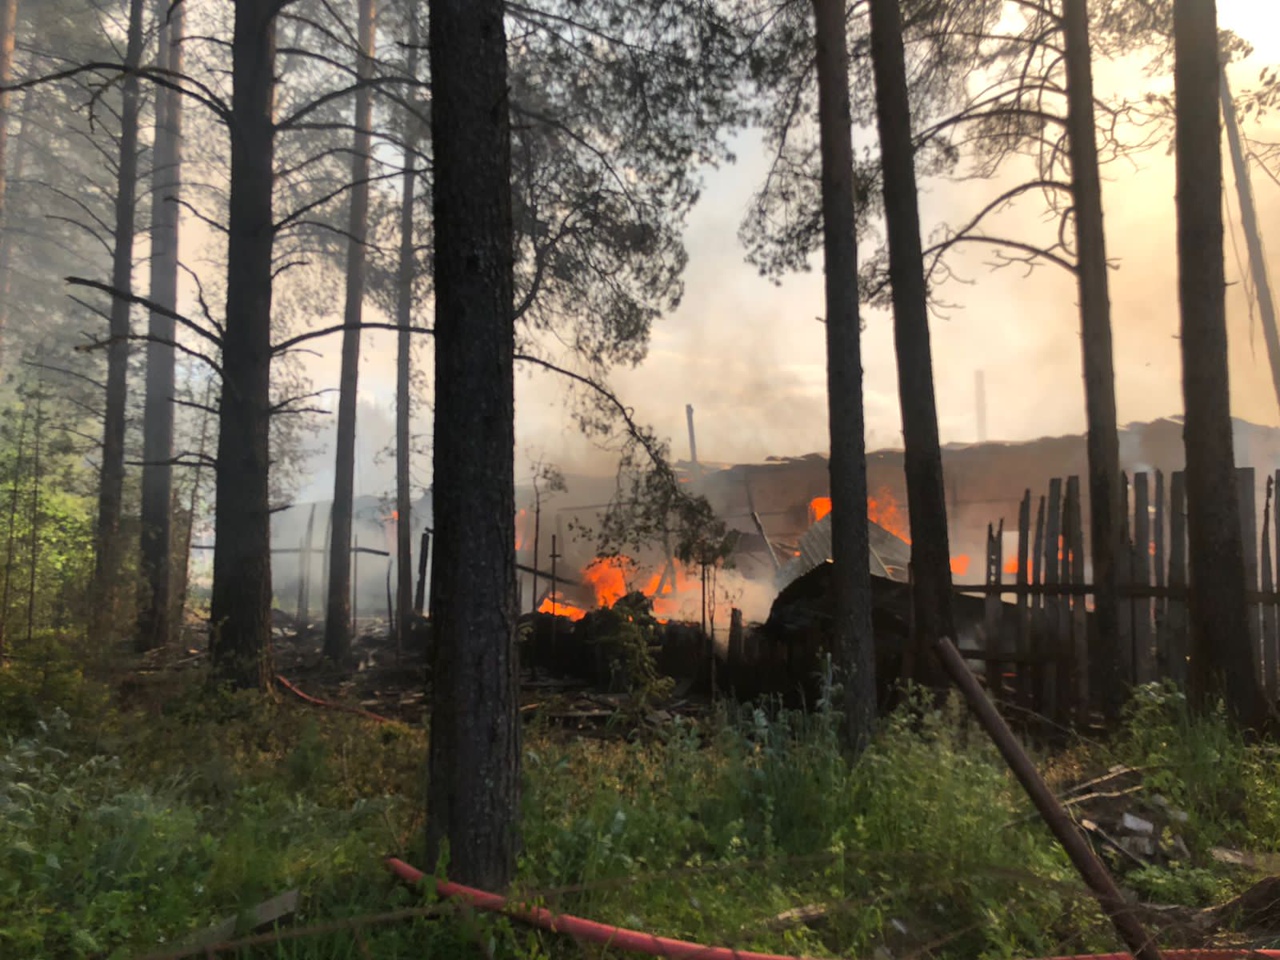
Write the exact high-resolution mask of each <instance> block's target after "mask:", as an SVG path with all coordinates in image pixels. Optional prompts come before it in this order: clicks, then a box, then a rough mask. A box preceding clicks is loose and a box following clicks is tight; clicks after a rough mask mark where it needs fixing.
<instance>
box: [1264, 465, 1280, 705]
mask: <svg viewBox="0 0 1280 960" xmlns="http://www.w3.org/2000/svg"><path fill="white" fill-rule="evenodd" d="M1274 493H1275V478H1274V477H1272V476H1268V477H1267V492H1266V497H1265V498H1264V500H1263V502H1262V566H1261V570H1260V578H1261V581H1262V582H1261V584H1260V587H1261V589H1262V592H1263V593H1270V592H1271V590H1272V587H1273V580H1272V554H1271V505H1272V503H1273V501H1272V496H1273V495H1274ZM1277 654H1280V649H1277V642H1276V606H1275V604H1274V603H1264V604H1263V605H1262V687H1263V689H1264V690H1266V691H1267V698H1268V699H1269V700H1270V701H1271V702H1272V703H1275V701H1276V693H1277V678H1276V662H1277Z"/></svg>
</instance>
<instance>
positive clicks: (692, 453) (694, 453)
mask: <svg viewBox="0 0 1280 960" xmlns="http://www.w3.org/2000/svg"><path fill="white" fill-rule="evenodd" d="M684 416H685V419H686V420H687V421H688V422H689V462H690V463H692V464H694V465H695V466H696V465H697V463H698V438H697V437H696V436H695V435H694V432H693V404H692V403H686V404H685V405H684Z"/></svg>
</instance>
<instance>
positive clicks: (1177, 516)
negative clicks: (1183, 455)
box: [1165, 470, 1188, 685]
mask: <svg viewBox="0 0 1280 960" xmlns="http://www.w3.org/2000/svg"><path fill="white" fill-rule="evenodd" d="M1186 587H1187V485H1186V475H1185V474H1184V473H1183V472H1182V471H1181V470H1177V471H1175V472H1174V473H1173V475H1172V476H1171V477H1170V478H1169V589H1170V590H1174V589H1183V590H1185V589H1186ZM1165 628H1166V630H1167V631H1168V636H1167V642H1168V646H1169V665H1168V670H1169V677H1170V678H1172V679H1173V680H1174V681H1175V682H1176V683H1178V684H1180V685H1185V684H1186V682H1187V649H1188V640H1187V630H1188V621H1187V602H1186V601H1185V600H1176V599H1173V598H1172V597H1170V599H1169V604H1168V606H1167V607H1166V612H1165Z"/></svg>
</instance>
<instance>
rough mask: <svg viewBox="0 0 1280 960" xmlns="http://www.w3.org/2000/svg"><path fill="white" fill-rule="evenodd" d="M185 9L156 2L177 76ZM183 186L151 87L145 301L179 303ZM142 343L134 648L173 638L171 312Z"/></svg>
mask: <svg viewBox="0 0 1280 960" xmlns="http://www.w3.org/2000/svg"><path fill="white" fill-rule="evenodd" d="M185 9H186V7H185V6H184V5H179V6H177V7H174V8H173V10H172V14H171V13H170V0H156V17H157V21H158V23H159V24H160V31H159V34H160V35H159V56H158V57H157V61H158V66H159V67H160V68H161V69H162V70H167V71H169V72H170V73H174V74H180V73H182V61H183V57H182V28H183V16H184V11H185ZM181 189H182V98H181V96H179V95H178V94H177V93H175V92H174V91H172V90H169V89H167V88H165V87H157V88H156V134H155V148H154V163H153V169H152V173H151V299H152V301H154V302H155V303H157V304H159V305H160V306H162V307H167V308H168V309H170V310H176V309H177V307H178V196H179V194H180V192H181ZM148 330H149V332H150V334H151V336H152V337H153V338H155V339H152V340H151V341H149V342H148V343H147V398H146V404H145V407H144V419H143V430H142V459H143V467H142V576H143V581H142V589H141V594H142V596H141V597H139V618H138V647H139V649H141V650H154V649H155V648H157V647H163V646H166V645H167V644H168V643H169V641H170V640H171V639H172V637H173V577H172V573H171V569H170V568H171V566H172V564H171V550H172V543H171V540H172V524H171V517H172V511H173V504H172V500H173V467H172V466H171V465H170V464H169V462H168V461H169V460H171V459H172V458H173V389H174V356H173V348H172V347H169V346H166V345H165V344H163V343H160V342H158V341H159V340H173V337H174V323H173V320H172V319H171V318H170V317H166V316H164V315H162V314H160V313H156V312H155V311H152V313H151V318H150V324H149V327H148Z"/></svg>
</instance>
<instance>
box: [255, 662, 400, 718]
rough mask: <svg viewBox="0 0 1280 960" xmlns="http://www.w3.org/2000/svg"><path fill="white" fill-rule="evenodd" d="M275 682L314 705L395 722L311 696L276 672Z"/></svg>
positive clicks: (378, 715)
mask: <svg viewBox="0 0 1280 960" xmlns="http://www.w3.org/2000/svg"><path fill="white" fill-rule="evenodd" d="M276 683H278V684H280V686H282V687H284V688H285V689H286V690H288V691H289V692H290V693H292V694H293V695H294V696H295V697H298V698H299V699H302V700H305V701H306V702H307V703H309V704H311V705H312V706H314V707H328V708H329V709H330V710H341V711H342V712H343V713H354V714H355V715H356V716H357V717H364V718H365V719H366V720H374V721H377V722H378V723H395V721H394V720H392V719H390V718H389V717H384V716H381V715H380V714H377V713H370V712H369V711H368V710H361V709H360V708H359V707H348V706H347V705H346V704H344V703H330V702H329V701H328V700H321V699H320V698H318V697H313V696H311V695H310V694H307V693H303V692H302V691H301V690H299V689H298V688H297V687H295V686H294V685H293V684H292V683H290V682H289V681H288V680H286V679H285V678H284V677H282V676H280V674H278V673H277V674H276Z"/></svg>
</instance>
